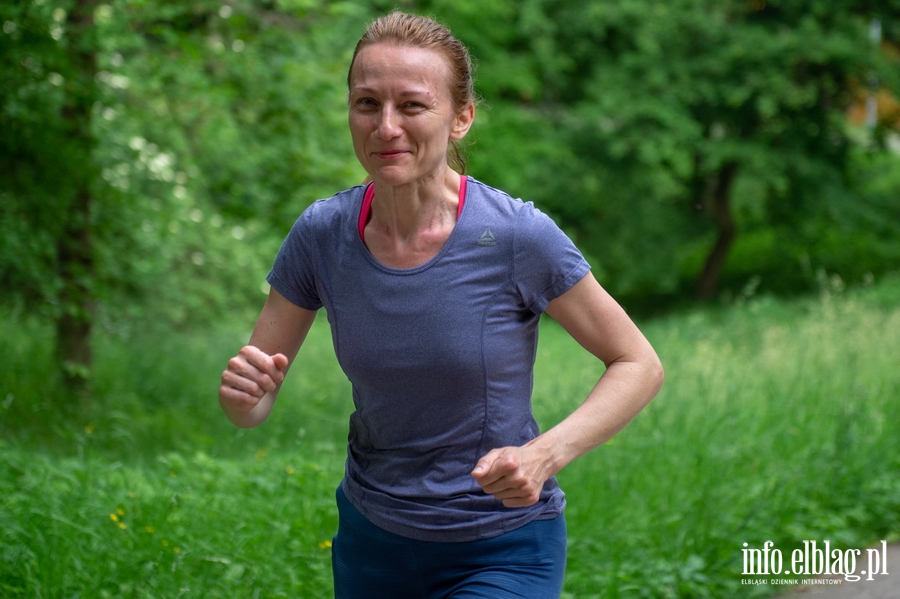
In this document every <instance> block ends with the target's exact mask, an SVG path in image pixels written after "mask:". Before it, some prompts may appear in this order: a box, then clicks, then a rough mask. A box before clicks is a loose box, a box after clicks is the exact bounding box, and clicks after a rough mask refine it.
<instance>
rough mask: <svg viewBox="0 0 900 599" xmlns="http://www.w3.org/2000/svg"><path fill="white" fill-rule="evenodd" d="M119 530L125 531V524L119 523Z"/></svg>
mask: <svg viewBox="0 0 900 599" xmlns="http://www.w3.org/2000/svg"><path fill="white" fill-rule="evenodd" d="M119 528H121V529H122V530H125V529H126V528H128V527H127V526H125V523H124V522H119Z"/></svg>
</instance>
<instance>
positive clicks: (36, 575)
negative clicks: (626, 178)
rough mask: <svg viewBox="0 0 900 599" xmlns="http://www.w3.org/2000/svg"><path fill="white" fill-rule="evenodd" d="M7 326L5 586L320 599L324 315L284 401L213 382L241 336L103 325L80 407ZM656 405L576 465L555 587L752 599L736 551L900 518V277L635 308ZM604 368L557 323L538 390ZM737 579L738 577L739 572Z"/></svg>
mask: <svg viewBox="0 0 900 599" xmlns="http://www.w3.org/2000/svg"><path fill="white" fill-rule="evenodd" d="M2 318H3V319H2V320H0V355H2V357H3V359H2V361H0V434H2V437H0V597H9V598H20V597H21V598H25V597H27V598H29V599H31V598H36V597H40V598H63V597H65V598H69V597H84V598H91V597H135V598H144V597H147V598H149V597H160V598H163V597H165V598H174V597H203V598H216V597H228V598H231V597H310V598H312V597H329V596H330V595H331V572H330V551H329V545H330V539H331V536H332V535H333V533H334V530H335V526H336V514H335V508H334V500H333V493H334V488H335V487H336V485H337V483H338V481H339V480H340V477H341V474H342V471H343V457H344V442H345V439H346V419H347V416H348V415H349V412H350V406H351V402H350V399H349V384H348V383H347V381H346V379H345V378H344V377H343V375H342V374H341V373H340V371H339V370H338V369H337V366H336V364H335V360H334V357H333V353H332V350H331V348H330V337H329V334H328V331H327V325H325V323H324V318H320V319H319V321H318V322H317V323H316V325H315V326H314V329H313V332H312V333H311V335H310V338H309V340H308V342H307V344H306V345H305V346H304V348H303V349H302V350H301V355H300V358H299V359H300V360H301V361H300V362H298V363H297V366H296V367H295V368H294V370H293V371H292V372H291V374H290V378H289V381H288V382H287V384H286V385H285V389H284V390H283V392H282V398H281V399H280V400H279V405H278V406H277V408H276V413H275V414H274V415H273V417H272V418H271V419H270V421H268V422H267V423H265V425H263V426H262V427H260V428H258V429H254V430H250V431H243V430H238V429H235V428H233V427H231V426H230V425H229V424H228V423H227V421H226V420H225V418H224V416H223V415H221V413H220V412H219V410H218V406H217V402H216V399H215V391H216V387H217V385H218V376H219V372H220V371H221V369H222V368H223V367H224V363H225V361H226V360H227V358H228V357H229V356H230V355H231V354H233V353H234V351H235V350H236V349H237V348H238V347H239V346H240V345H241V344H242V343H243V341H244V339H245V338H246V336H247V333H248V331H247V330H224V331H214V332H207V333H199V332H194V333H190V334H185V333H176V332H167V331H160V330H156V331H145V332H143V333H135V334H133V335H132V336H131V337H130V338H129V339H122V338H118V337H112V336H110V337H102V336H101V337H100V338H99V339H98V341H97V367H96V373H95V377H94V382H93V385H94V395H95V399H94V403H93V405H92V406H91V407H90V408H89V409H86V410H85V409H76V408H74V406H73V407H69V408H67V407H65V406H60V405H59V403H60V402H59V400H58V398H59V396H60V395H59V388H58V386H57V385H56V383H55V382H54V377H53V374H52V373H53V368H52V363H51V357H50V341H51V339H50V336H49V335H50V331H49V330H48V329H47V328H46V327H44V326H41V325H40V324H38V323H34V322H30V321H24V320H22V319H20V318H17V317H15V316H14V315H9V314H6V315H3V317H2ZM642 328H643V329H644V331H645V332H646V334H647V336H648V337H649V338H650V340H651V341H652V342H653V343H654V345H655V346H656V348H657V350H658V352H659V354H660V356H661V358H662V360H663V363H664V365H665V367H666V373H667V379H666V383H665V386H664V388H663V390H662V392H661V393H660V395H659V396H658V398H657V399H656V400H655V401H654V402H653V403H652V404H651V405H650V406H649V407H648V408H647V409H646V410H645V411H644V412H643V413H642V414H641V415H640V416H639V417H638V418H637V419H636V420H635V421H634V422H633V423H632V424H631V425H630V426H629V427H628V428H627V429H626V430H625V431H623V432H622V433H621V434H620V435H618V436H617V437H616V438H615V439H614V440H613V441H612V442H610V443H608V444H607V445H605V446H603V447H601V448H600V449H598V450H597V451H595V452H593V453H592V454H590V455H588V456H586V457H585V458H582V459H581V460H580V461H578V462H576V463H574V464H572V465H570V466H569V467H568V468H567V469H566V470H564V471H563V472H562V473H561V474H560V476H559V478H560V483H561V485H562V486H563V489H564V490H565V491H566V492H567V497H568V502H569V503H568V507H567V519H568V523H569V535H570V547H569V566H568V575H567V580H566V587H565V597H570V598H574V597H577V598H579V599H587V598H594V597H605V598H608V597H673V598H674V597H684V598H688V597H698V598H704V597H715V598H719V597H723V598H731V597H761V596H765V595H767V594H771V593H772V592H774V591H775V590H777V589H776V588H773V587H771V586H745V585H742V584H741V579H742V575H741V574H742V568H743V565H742V548H743V547H744V545H743V544H744V543H748V546H749V547H762V545H763V543H764V542H765V541H767V540H770V541H772V542H773V543H774V546H775V547H778V548H780V549H781V550H782V551H783V552H784V553H785V554H788V553H789V552H790V550H792V549H794V548H797V547H798V546H801V544H802V542H803V541H804V540H817V541H819V542H823V541H825V540H830V542H831V543H832V545H835V546H840V547H846V548H851V547H865V546H868V545H869V544H870V543H872V542H876V541H879V540H881V539H887V540H892V539H896V538H897V535H898V533H900V476H898V474H900V401H898V400H900V368H898V364H900V280H898V279H896V278H895V279H889V280H886V281H883V282H880V283H879V284H877V285H874V286H872V287H869V288H866V289H860V290H851V291H839V286H836V287H835V288H826V289H823V292H822V295H821V296H819V297H816V298H807V299H802V300H795V301H792V302H785V301H776V300H772V299H769V298H765V297H760V298H750V299H748V300H746V301H744V302H742V303H740V304H738V305H733V306H730V307H722V308H707V309H703V310H697V311H693V312H687V313H683V314H678V315H673V316H669V317H666V318H662V319H657V320H653V321H649V322H645V323H642ZM598 375H599V370H598V364H597V363H596V361H595V360H593V359H592V358H591V357H590V356H588V355H586V354H585V352H583V351H582V350H581V349H580V348H579V347H578V346H577V345H575V344H574V342H572V341H571V339H569V338H568V337H567V336H566V335H565V334H564V333H563V332H562V330H561V329H560V328H559V327H558V326H557V325H556V324H555V323H553V322H552V321H547V322H545V323H544V325H543V327H542V331H541V346H540V349H539V356H538V364H537V371H536V385H535V395H534V404H535V412H536V415H537V417H538V420H539V421H540V422H541V424H542V426H545V427H547V426H551V425H552V424H553V423H555V422H556V421H558V420H559V419H561V418H562V417H563V416H564V415H566V414H567V413H568V412H569V411H571V410H572V409H573V408H574V407H575V406H576V405H577V404H578V402H579V401H580V400H581V399H582V398H583V397H584V395H585V394H586V392H587V391H588V389H589V388H590V387H591V386H592V385H593V383H594V382H595V380H596V378H597V376H598ZM743 578H746V577H743Z"/></svg>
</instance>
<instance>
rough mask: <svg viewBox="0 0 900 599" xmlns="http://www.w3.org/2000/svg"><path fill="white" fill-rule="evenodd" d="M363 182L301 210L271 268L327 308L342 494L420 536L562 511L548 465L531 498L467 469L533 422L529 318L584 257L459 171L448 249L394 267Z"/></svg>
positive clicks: (462, 535)
mask: <svg viewBox="0 0 900 599" xmlns="http://www.w3.org/2000/svg"><path fill="white" fill-rule="evenodd" d="M364 191H365V187H363V186H360V187H354V188H352V189H349V190H346V191H343V192H341V193H339V194H337V195H335V196H334V197H332V198H330V199H327V200H319V201H317V202H315V203H314V204H312V205H311V206H310V207H309V208H308V209H307V210H306V211H304V213H303V214H302V215H301V216H300V218H299V219H298V220H297V222H296V223H295V224H294V226H293V228H292V229H291V232H290V233H289V234H288V236H287V239H286V240H285V241H284V244H283V245H282V247H281V250H280V251H279V253H278V256H277V258H276V260H275V264H274V266H273V267H272V271H271V272H270V273H269V276H268V281H269V283H270V284H271V285H272V287H274V288H275V289H276V290H277V291H278V292H279V293H281V294H282V295H283V296H284V297H285V298H287V299H288V300H289V301H291V302H293V303H294V304H296V305H298V306H300V307H303V308H306V309H309V310H317V309H318V308H320V307H322V306H324V307H325V309H326V311H327V314H328V321H329V323H330V324H331V332H332V338H333V341H334V349H335V353H336V355H337V359H338V362H339V363H340V365H341V368H342V369H343V370H344V373H345V374H346V375H347V377H348V378H349V379H350V382H351V383H352V388H353V402H354V405H355V408H356V410H355V411H354V412H353V414H352V415H351V416H350V433H349V436H348V450H347V462H346V472H345V476H344V480H343V482H342V488H343V490H344V493H345V494H346V496H347V498H348V499H349V500H350V501H351V502H352V503H353V505H354V506H356V508H357V509H358V510H359V511H360V512H362V514H363V515H365V516H366V517H367V518H369V519H370V520H371V521H372V522H373V523H374V524H376V525H377V526H380V527H381V528H384V529H385V530H388V531H390V532H394V533H396V534H400V535H403V536H407V537H411V538H414V539H420V540H427V541H471V540H477V539H483V538H489V537H492V536H496V535H499V534H502V533H504V532H506V531H508V530H512V529H515V528H517V527H519V526H522V525H524V524H527V523H528V522H530V521H531V520H534V519H548V518H553V517H556V516H557V515H559V514H560V513H561V511H562V509H563V507H564V505H565V499H564V495H563V493H562V491H561V490H560V489H559V486H558V485H557V483H556V479H555V478H551V479H550V480H548V481H547V482H546V483H545V485H544V489H543V492H542V493H541V499H540V501H539V502H538V503H537V504H535V505H533V506H530V507H527V508H506V507H504V506H503V505H502V503H501V502H500V501H499V500H497V499H495V498H494V497H493V496H491V495H487V494H485V493H484V491H482V489H481V487H479V486H478V484H477V483H476V482H475V480H474V479H473V478H472V477H471V475H470V473H471V471H472V469H473V468H474V467H475V464H476V463H477V461H478V460H479V458H481V457H482V456H484V455H485V454H486V453H487V452H488V451H490V450H491V449H494V448H497V447H505V446H521V445H524V444H525V443H527V442H528V441H530V440H531V439H533V438H534V437H536V436H537V435H539V434H540V431H539V430H538V426H537V423H536V422H535V420H534V418H533V417H532V412H531V392H532V386H533V385H532V383H533V366H534V359H535V352H536V349H537V337H538V320H539V319H540V314H541V313H542V312H543V311H544V310H545V309H546V307H547V304H548V303H550V301H551V300H553V299H554V298H556V297H558V296H560V295H562V294H563V293H564V292H566V291H567V290H568V289H569V288H571V287H572V286H573V285H574V284H575V283H576V282H578V281H579V280H580V279H581V278H582V277H583V276H584V275H585V274H587V272H588V270H589V266H588V264H587V263H586V262H585V260H584V258H583V257H582V255H581V253H580V252H579V251H578V249H577V248H576V247H575V246H574V244H573V243H572V242H571V241H570V240H569V238H568V237H566V235H565V234H564V233H563V232H562V231H561V230H560V229H559V227H557V226H556V224H555V223H554V222H553V221H552V220H551V219H550V218H549V217H547V216H546V215H545V214H543V213H542V212H540V211H539V210H538V209H537V208H535V207H534V206H533V204H531V203H530V202H528V203H525V202H522V201H521V200H514V199H512V198H511V197H509V196H508V195H506V194H505V193H503V192H500V191H497V190H495V189H492V188H490V187H488V186H487V185H484V184H482V183H480V182H478V181H476V180H474V179H472V178H468V179H467V185H466V191H465V203H464V205H463V209H462V212H461V214H460V216H459V219H458V221H457V223H456V227H455V228H454V230H453V232H452V233H451V235H450V237H449V239H448V240H447V242H446V243H445V245H444V247H443V248H442V249H441V251H440V252H439V253H438V254H437V255H436V256H435V257H434V258H433V259H431V260H429V261H428V262H426V263H425V264H422V265H420V266H417V267H415V268H408V269H396V268H389V267H387V266H385V265H383V264H381V263H380V262H378V261H377V260H376V259H375V258H374V257H373V256H372V254H371V253H370V252H369V251H368V249H367V248H366V246H365V244H364V243H363V241H362V240H361V239H360V235H359V231H358V229H357V224H358V220H359V216H360V209H361V205H362V200H363V195H364Z"/></svg>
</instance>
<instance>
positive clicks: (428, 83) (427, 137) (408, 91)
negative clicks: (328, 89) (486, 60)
mask: <svg viewBox="0 0 900 599" xmlns="http://www.w3.org/2000/svg"><path fill="white" fill-rule="evenodd" d="M349 100H350V102H349V104H350V115H349V122H350V133H351V136H352V137H353V149H354V150H355V151H356V157H357V158H358V159H359V161H360V163H361V164H362V166H363V168H365V169H366V172H368V173H369V175H370V176H371V177H372V179H373V180H374V181H376V182H377V183H380V184H383V185H391V186H395V185H405V184H409V183H415V182H420V181H423V180H425V179H428V178H434V177H437V176H439V175H441V174H442V173H443V172H444V169H445V167H446V164H447V145H448V143H449V142H450V140H458V139H462V138H463V137H465V135H466V133H467V132H468V130H469V127H470V126H471V124H472V119H473V118H474V114H475V112H474V107H472V106H468V107H466V108H465V109H464V110H463V111H462V112H461V113H459V114H457V113H456V111H455V110H454V109H453V102H452V99H451V96H450V68H449V66H448V65H447V62H446V60H445V59H444V57H443V55H441V54H440V53H439V52H438V51H435V50H431V49H427V48H417V47H409V46H400V45H397V44H392V43H389V42H382V43H377V44H373V45H371V46H366V47H364V48H363V49H362V50H360V52H359V54H358V55H357V56H356V61H355V62H354V63H353V67H352V70H351V72H350V97H349Z"/></svg>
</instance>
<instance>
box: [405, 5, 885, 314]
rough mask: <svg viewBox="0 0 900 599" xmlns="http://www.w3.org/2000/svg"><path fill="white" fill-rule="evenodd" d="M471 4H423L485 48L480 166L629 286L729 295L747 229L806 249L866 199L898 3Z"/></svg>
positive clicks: (616, 283) (640, 290)
mask: <svg viewBox="0 0 900 599" xmlns="http://www.w3.org/2000/svg"><path fill="white" fill-rule="evenodd" d="M467 6H468V5H466V4H463V5H460V6H459V7H458V8H457V7H456V4H455V3H454V5H453V6H452V7H451V6H450V3H448V2H433V3H427V6H424V7H423V9H425V10H428V9H434V10H435V12H438V13H439V14H446V15H447V16H446V18H447V20H448V21H449V22H450V23H451V25H453V26H454V28H455V29H457V30H459V31H461V32H463V36H464V37H465V36H466V35H470V36H471V42H470V43H472V45H473V49H474V52H475V55H476V56H478V57H481V58H482V60H481V63H480V66H479V72H480V87H481V89H482V90H483V93H484V95H485V96H486V97H487V98H488V103H489V104H490V112H489V113H488V115H487V116H488V119H487V121H488V126H487V127H485V128H483V129H481V130H480V131H479V133H483V135H479V137H478V146H479V148H480V149H481V150H487V151H485V152H484V153H485V154H489V156H488V158H487V159H486V161H485V162H484V163H479V162H478V151H476V157H475V161H474V162H475V165H476V168H480V169H484V171H486V173H487V175H486V176H487V177H488V178H491V179H494V180H496V181H498V184H500V185H504V186H508V187H510V188H511V189H513V190H515V191H516V192H517V193H521V194H522V195H525V196H527V197H530V198H533V199H535V200H536V201H538V202H539V203H540V204H541V205H543V206H545V207H546V209H548V210H550V211H551V212H553V213H554V214H555V215H556V216H557V217H558V218H559V220H560V221H561V222H562V223H563V224H564V226H565V227H567V228H569V229H571V230H572V231H573V233H574V235H575V236H576V237H578V238H579V241H580V244H581V245H582V246H583V247H585V248H586V249H587V250H588V251H589V253H591V254H593V258H594V262H595V263H599V264H600V266H601V267H602V269H601V270H602V274H603V278H604V279H605V283H607V284H609V286H610V288H611V289H613V290H614V291H616V292H617V294H622V295H626V296H632V297H637V296H641V295H644V296H653V295H659V294H661V293H676V292H678V291H679V289H680V288H681V285H682V282H681V281H682V280H683V279H684V278H685V277H692V278H693V279H694V286H695V290H696V293H697V295H698V296H700V297H702V298H709V297H712V296H713V295H714V294H715V293H716V291H717V289H718V288H719V282H720V280H721V277H722V273H723V268H724V267H725V265H726V263H727V261H728V257H729V254H730V250H731V249H732V248H733V246H734V244H735V242H736V241H738V240H740V239H741V238H740V236H739V235H741V234H747V233H754V232H765V233H766V234H767V235H769V234H772V235H778V236H781V238H782V242H783V243H786V245H787V247H789V248H792V249H794V248H796V249H797V251H798V253H800V252H802V251H803V250H802V245H803V243H813V242H814V239H813V238H814V237H815V236H816V235H818V234H819V231H815V230H809V226H808V225H807V223H808V222H810V221H813V220H814V221H819V222H821V219H820V218H818V216H817V215H820V214H822V213H823V212H824V211H826V210H831V209H833V206H835V205H843V206H847V205H849V204H851V203H853V202H854V201H856V200H857V199H858V195H854V194H856V191H854V190H855V189H856V187H854V186H855V185H857V183H856V182H854V181H853V180H852V178H851V177H849V176H848V175H849V172H848V171H849V169H850V165H851V164H852V159H851V151H852V148H853V147H854V145H855V142H854V141H853V140H854V135H855V132H854V131H853V130H852V128H851V127H850V126H849V125H848V122H847V119H846V110H847V108H848V107H849V106H850V105H851V104H852V103H853V102H854V100H855V97H854V96H855V93H854V91H855V90H856V89H858V87H859V85H858V82H860V81H865V80H867V78H868V77H869V76H870V75H872V74H873V73H874V74H877V77H878V78H879V80H881V82H882V85H883V86H885V87H887V88H892V89H898V78H897V76H896V73H897V68H896V62H892V61H891V60H890V59H889V57H888V56H887V55H885V54H884V53H882V52H879V51H878V49H877V47H875V46H873V44H872V43H871V42H870V39H869V33H868V31H869V23H870V20H871V19H872V18H873V17H874V16H876V15H878V16H880V17H881V19H882V22H884V23H894V22H896V21H900V6H898V5H897V4H896V3H880V4H878V5H874V4H872V3H868V2H843V3H839V4H837V5H828V6H825V5H821V4H815V3H791V2H780V1H778V0H775V1H768V2H766V1H762V0H758V1H756V0H754V1H743V0H742V1H737V0H734V1H729V2H709V1H707V0H677V1H675V2H665V3H662V2H656V1H653V0H623V1H621V2H615V3H609V2H602V1H587V2H584V1H578V2H575V1H559V0H554V1H549V0H546V1H543V0H528V1H525V2H522V3H520V4H519V5H518V6H517V7H516V10H512V9H511V8H510V7H503V6H501V5H499V4H497V3H487V4H486V6H487V10H490V11H494V14H492V15H489V16H487V17H485V18H483V19H482V20H481V22H480V23H479V22H478V21H477V20H476V17H475V13H473V12H471V7H469V9H467V8H466V7H467ZM479 10H481V8H479ZM445 11H446V12H445ZM481 16H482V17H484V14H482V15H481ZM457 25H458V26H457ZM885 30H886V32H887V33H886V35H887V36H890V35H892V32H893V31H895V29H894V28H893V27H886V28H885ZM501 113H502V114H501ZM498 138H499V139H500V141H499V142H496V143H495V142H494V141H492V140H494V139H498ZM503 150H505V153H502V154H501V152H502V151H503ZM498 155H502V156H503V159H500V160H498V159H497V156H498ZM779 231H784V232H785V233H781V232H779ZM787 232H790V234H788V233H787ZM791 236H793V239H794V240H797V241H793V243H794V244H795V245H791V243H792V239H791ZM804 237H805V239H803V241H802V242H801V241H799V240H800V239H801V238H804ZM747 239H750V237H747ZM791 259H792V260H799V256H798V255H794V256H791ZM795 264H796V263H795ZM795 280H796V279H795ZM795 285H796V283H795Z"/></svg>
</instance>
